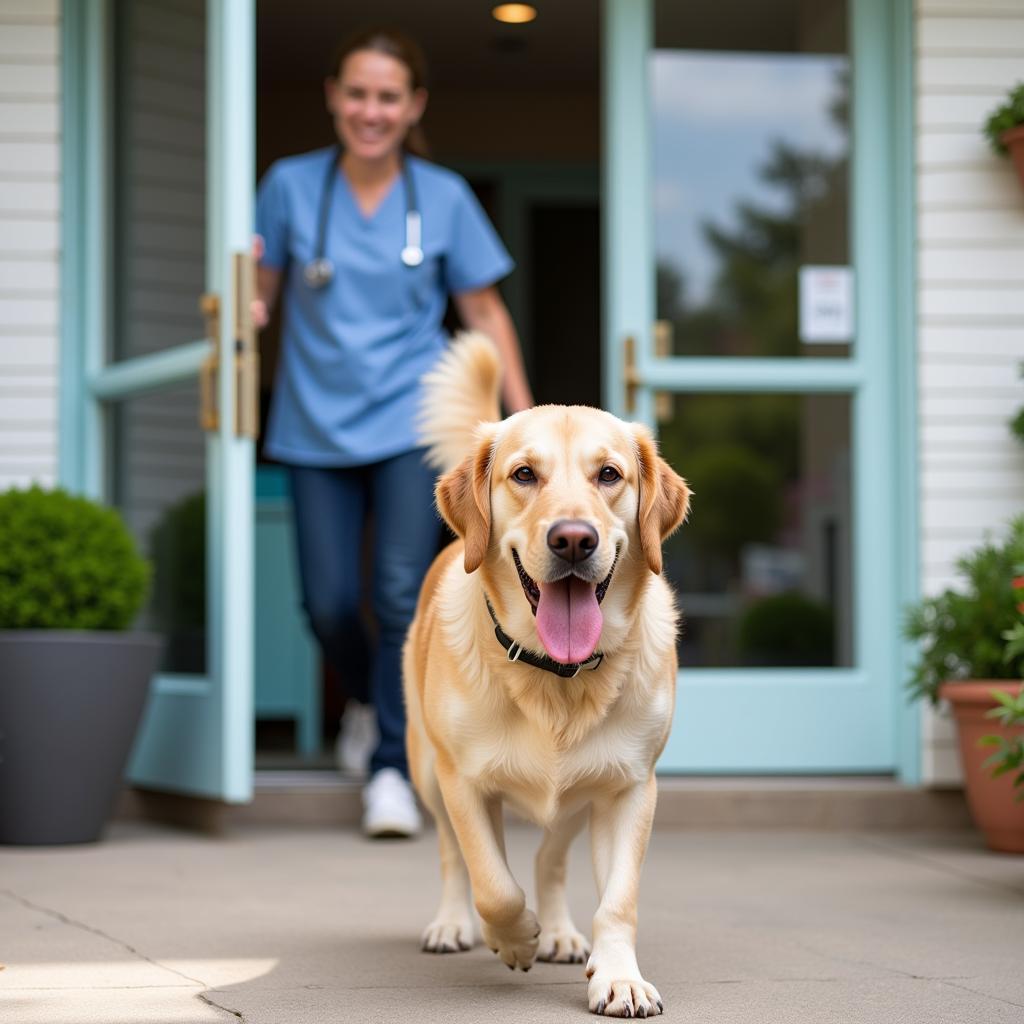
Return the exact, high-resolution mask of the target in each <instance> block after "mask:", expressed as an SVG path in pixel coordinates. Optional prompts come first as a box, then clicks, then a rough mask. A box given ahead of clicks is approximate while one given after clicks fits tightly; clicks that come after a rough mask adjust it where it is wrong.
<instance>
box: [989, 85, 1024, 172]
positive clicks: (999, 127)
mask: <svg viewBox="0 0 1024 1024" xmlns="http://www.w3.org/2000/svg"><path fill="white" fill-rule="evenodd" d="M1020 124H1024V82H1018V83H1017V84H1016V85H1015V86H1014V87H1013V88H1012V89H1011V90H1010V91H1009V93H1007V96H1006V99H1005V100H1004V101H1003V102H1002V103H1001V104H1000V105H999V106H998V107H996V109H995V110H993V111H992V113H991V114H989V116H988V118H987V119H986V120H985V127H984V132H985V136H986V138H987V139H988V141H989V145H990V146H991V147H992V148H993V149H994V150H995V152H996V153H998V154H999V155H1000V156H1006V155H1007V153H1008V152H1009V150H1008V149H1007V148H1006V146H1005V145H1004V144H1003V141H1002V135H1003V132H1007V131H1009V130H1010V129H1011V128H1016V127H1017V125H1020Z"/></svg>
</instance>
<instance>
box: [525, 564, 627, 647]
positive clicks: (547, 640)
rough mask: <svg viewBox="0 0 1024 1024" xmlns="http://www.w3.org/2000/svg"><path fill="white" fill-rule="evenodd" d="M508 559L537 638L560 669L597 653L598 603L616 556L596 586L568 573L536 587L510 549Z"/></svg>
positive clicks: (605, 588) (604, 591)
mask: <svg viewBox="0 0 1024 1024" xmlns="http://www.w3.org/2000/svg"><path fill="white" fill-rule="evenodd" d="M512 558H513V560H514V561H515V563H516V572H518V573H519V582H520V583H521V584H522V587H523V593H524V594H525V595H526V599H527V601H529V602H530V607H531V608H532V609H533V614H534V615H535V616H536V618H537V635H538V636H539V637H540V641H541V643H542V644H543V645H544V649H545V650H546V651H547V652H548V654H549V655H550V656H551V657H552V658H554V659H555V661H559V662H561V663H562V664H564V665H574V664H576V663H578V662H581V661H586V660H587V659H588V658H589V657H590V656H591V655H592V654H593V653H594V651H595V650H596V649H597V643H598V640H600V638H601V626H602V624H603V621H604V620H603V617H602V615H601V607H600V606H601V602H602V601H603V600H604V595H605V594H606V593H607V591H608V585H609V584H610V583H611V581H612V574H613V573H614V572H615V566H616V564H617V563H618V555H616V556H615V561H614V562H612V567H611V569H610V570H609V571H608V575H607V576H605V578H604V579H603V580H601V582H600V583H596V584H595V583H591V582H589V581H588V580H583V579H580V578H579V577H578V576H574V575H572V574H571V573H570V574H569V575H567V576H563V577H562V578H561V579H560V580H553V581H552V582H550V583H540V584H538V583H537V582H536V581H535V580H534V579H533V577H532V576H530V574H529V573H528V572H527V571H526V570H525V569H524V568H523V563H522V562H521V561H519V554H518V552H517V551H516V550H515V549H514V548H513V549H512Z"/></svg>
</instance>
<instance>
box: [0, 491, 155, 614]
mask: <svg viewBox="0 0 1024 1024" xmlns="http://www.w3.org/2000/svg"><path fill="white" fill-rule="evenodd" d="M0 540H2V543H0V629H127V628H128V627H129V626H130V625H131V624H132V621H133V620H134V618H135V616H136V615H137V614H138V611H139V609H140V608H141V607H142V604H143V602H144V601H145V599H146V594H147V591H148V588H149V575H150V571H149V564H148V563H147V562H146V560H145V559H144V558H142V556H141V555H140V554H139V552H138V549H137V547H136V545H135V541H134V539H133V538H132V535H131V534H130V533H129V532H128V529H127V528H126V527H125V525H124V523H123V521H122V520H121V517H120V516H119V515H118V513H117V512H116V511H114V510H113V509H111V508H106V507H104V506H103V505H99V504H97V503H96V502H93V501H89V500H88V499H86V498H80V497H76V496H75V495H72V494H69V493H68V492H67V491H64V490H60V489H57V490H52V491H48V490H43V489H42V488H40V487H30V488H28V489H27V490H18V489H14V490H9V491H6V492H4V493H3V494H0Z"/></svg>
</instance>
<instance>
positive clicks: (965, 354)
mask: <svg viewBox="0 0 1024 1024" xmlns="http://www.w3.org/2000/svg"><path fill="white" fill-rule="evenodd" d="M1022 79H1024V0H918V3H917V64H916V81H917V119H918V127H917V216H918V224H917V237H918V275H919V277H918V292H917V298H918V363H919V387H920V394H919V415H920V465H921V475H920V481H921V566H922V587H923V590H924V592H925V593H928V594H933V593H935V592H937V591H939V590H941V589H943V588H944V587H946V586H948V585H949V584H951V583H952V582H953V581H954V578H955V577H954V562H955V560H956V558H957V557H958V556H959V555H960V554H962V553H963V552H964V551H965V550H967V549H968V548H970V547H971V546H972V545H974V544H975V543H976V542H977V541H978V540H979V539H980V537H981V536H982V534H983V533H984V531H985V530H986V529H996V530H998V529H999V528H1000V527H1001V526H1002V525H1003V524H1004V523H1005V522H1006V521H1007V520H1008V519H1009V518H1010V517H1011V516H1012V515H1014V514H1015V513H1017V512H1020V511H1021V510H1024V453H1022V451H1021V448H1020V446H1019V445H1018V444H1017V443H1016V442H1015V441H1014V439H1013V438H1012V437H1011V435H1010V434H1009V432H1008V429H1007V421H1008V420H1009V419H1010V417H1011V416H1012V415H1013V413H1014V412H1015V411H1016V410H1017V409H1018V408H1019V407H1020V406H1021V405H1024V382H1022V381H1021V380H1020V377H1019V373H1018V367H1019V365H1020V363H1021V362H1022V361H1024V190H1022V188H1021V185H1020V183H1019V182H1018V181H1017V178H1016V176H1015V175H1014V172H1013V168H1012V166H1011V165H1010V163H1009V161H1008V160H1000V159H999V158H997V157H996V156H994V155H993V154H992V153H991V151H990V150H989V148H988V144H987V142H986V140H985V139H984V138H983V137H982V135H981V133H980V126H981V124H982V122H983V120H984V118H985V116H986V115H987V114H988V112H989V111H990V110H991V109H992V108H993V107H994V106H995V105H996V104H997V103H998V102H999V101H1000V100H1001V99H1002V97H1003V96H1004V94H1005V93H1006V91H1007V90H1008V89H1009V88H1010V87H1011V86H1012V85H1014V84H1015V83H1016V82H1018V81H1021V80H1022ZM924 735H925V744H924V772H925V777H926V779H929V780H930V781H932V782H937V783H944V782H953V781H957V780H958V779H959V766H958V761H957V756H956V750H955V746H954V740H953V732H952V729H951V727H950V723H949V722H948V721H947V720H946V719H945V718H943V717H939V716H936V715H931V714H929V715H927V717H926V724H925V730H924Z"/></svg>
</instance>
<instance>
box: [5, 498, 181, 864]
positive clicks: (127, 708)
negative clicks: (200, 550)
mask: <svg viewBox="0 0 1024 1024" xmlns="http://www.w3.org/2000/svg"><path fill="white" fill-rule="evenodd" d="M0 537H2V538H3V543H2V544H0V842H3V843H32V844H35V843H80V842H90V841H93V840H96V839H98V838H99V836H100V833H101V832H102V829H103V825H104V823H105V821H106V819H107V817H108V815H109V813H110V810H111V807H112V806H113V802H114V799H115V798H116V795H117V792H118V789H119V787H120V783H121V778H122V775H123V772H124V766H125V763H126V762H127V759H128V755H129V753H130V751H131V745H132V741H133V739H134V736H135V731H136V728H137V726H138V723H139V719H140V717H141V715H142V711H143V707H144V705H145V702H146V697H147V695H148V692H149V682H150V679H151V677H152V674H153V671H154V669H155V667H156V663H157V658H158V656H159V653H160V643H161V642H160V638H159V637H158V636H155V635H153V634H148V633H138V632H126V630H128V628H129V627H130V626H131V624H132V622H133V621H134V619H135V616H136V615H137V613H138V611H139V609H140V608H141V607H142V604H143V602H144V600H145V598H146V594H147V591H148V587H149V566H148V564H147V563H146V561H145V560H144V559H143V558H142V557H141V556H140V555H139V553H138V550H137V548H136V546H135V542H134V540H133V539H132V536H131V534H130V533H129V532H128V530H127V529H126V527H125V525H124V523H123V522H122V521H121V519H120V517H119V516H118V514H117V513H116V512H115V511H114V510H113V509H109V508H105V507H103V506H101V505H98V504H96V503H94V502H91V501H89V500H87V499H85V498H79V497H75V496H73V495H71V494H68V493H67V492H66V491H62V490H52V491H46V490H42V489H41V488H39V487H31V488H29V489H27V490H10V491H7V492H5V493H3V494H0Z"/></svg>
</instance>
